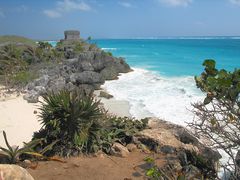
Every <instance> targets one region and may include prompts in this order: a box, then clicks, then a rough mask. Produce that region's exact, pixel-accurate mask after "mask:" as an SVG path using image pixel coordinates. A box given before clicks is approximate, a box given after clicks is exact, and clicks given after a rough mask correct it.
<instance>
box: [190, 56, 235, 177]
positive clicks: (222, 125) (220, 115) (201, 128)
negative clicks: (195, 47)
mask: <svg viewBox="0 0 240 180" xmlns="http://www.w3.org/2000/svg"><path fill="white" fill-rule="evenodd" d="M203 66H205V69H204V72H203V73H202V74H201V75H200V76H198V77H195V81H196V84H197V87H198V88H200V89H201V90H202V91H203V92H204V93H206V97H205V99H204V101H203V102H199V103H195V104H194V105H193V107H194V111H193V112H194V113H195V115H196V117H197V118H196V119H194V121H193V122H192V123H190V124H189V126H190V127H191V128H193V129H194V130H195V132H196V134H197V135H198V136H201V137H205V138H207V139H210V140H211V141H210V143H211V146H212V147H213V148H216V149H218V150H220V151H221V152H222V154H223V155H224V154H226V155H227V156H228V157H229V159H228V162H227V163H226V164H221V165H222V167H223V168H224V170H225V171H226V173H225V174H230V177H231V178H233V179H240V175H239V168H240V163H239V161H240V158H239V157H238V156H239V155H238V156H237V153H238V154H239V153H240V152H239V150H240V69H235V70H234V71H232V72H228V71H226V70H224V69H221V70H218V69H216V62H215V61H214V60H211V59H209V60H205V61H204V63H203Z"/></svg>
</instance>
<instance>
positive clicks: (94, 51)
mask: <svg viewBox="0 0 240 180" xmlns="http://www.w3.org/2000/svg"><path fill="white" fill-rule="evenodd" d="M62 43H63V44H62V46H61V49H60V51H63V52H64V54H65V59H64V60H63V61H62V62H61V63H55V64H53V65H49V66H47V67H44V68H41V69H40V70H39V78H38V79H35V80H34V81H33V82H30V83H29V84H28V85H27V86H26V91H27V94H26V95H25V96H24V99H25V100H27V101H28V102H31V103H35V102H37V101H38V97H39V96H41V95H43V94H45V93H46V92H48V91H54V92H56V91H59V90H61V89H67V90H72V89H74V88H82V89H84V90H85V91H86V92H92V91H93V90H95V89H99V88H100V86H101V84H103V83H104V82H105V81H106V80H114V79H117V78H118V76H119V73H127V72H130V71H131V68H130V67H129V65H128V64H127V63H126V62H125V61H124V59H123V58H116V57H113V56H112V55H111V54H110V53H107V52H104V51H103V50H101V49H99V48H97V47H95V46H94V47H92V48H90V46H93V45H90V44H87V43H86V42H83V41H82V40H77V41H71V40H67V41H62ZM76 47H77V48H78V49H80V50H78V51H76V50H75V49H76ZM69 52H71V53H70V54H71V55H69ZM66 54H67V55H66Z"/></svg>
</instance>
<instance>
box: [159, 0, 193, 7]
mask: <svg viewBox="0 0 240 180" xmlns="http://www.w3.org/2000/svg"><path fill="white" fill-rule="evenodd" d="M158 1H159V2H161V3H163V4H166V5H168V6H175V7H176V6H183V7H187V6H188V5H190V4H191V3H192V1H193V0H158Z"/></svg>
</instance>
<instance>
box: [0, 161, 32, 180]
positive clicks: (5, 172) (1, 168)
mask: <svg viewBox="0 0 240 180" xmlns="http://www.w3.org/2000/svg"><path fill="white" fill-rule="evenodd" d="M0 179H2V180H34V179H33V177H32V176H31V175H30V174H29V173H28V172H27V171H26V170H25V169H23V168H22V167H20V166H17V165H1V164H0Z"/></svg>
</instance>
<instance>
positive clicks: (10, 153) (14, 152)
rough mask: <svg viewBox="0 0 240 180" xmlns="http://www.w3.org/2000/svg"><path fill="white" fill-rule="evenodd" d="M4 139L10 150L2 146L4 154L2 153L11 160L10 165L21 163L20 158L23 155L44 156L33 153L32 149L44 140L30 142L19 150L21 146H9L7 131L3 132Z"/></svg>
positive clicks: (0, 148)
mask: <svg viewBox="0 0 240 180" xmlns="http://www.w3.org/2000/svg"><path fill="white" fill-rule="evenodd" d="M3 137H4V140H5V143H6V146H7V148H8V149H6V148H3V147H1V146H0V150H2V152H0V153H1V154H3V155H6V156H7V158H8V160H9V163H11V164H16V163H17V162H18V161H19V156H21V155H22V154H29V155H38V156H42V155H41V154H39V153H36V152H33V151H32V148H34V147H35V146H36V145H37V144H39V143H40V142H41V141H42V139H36V140H33V141H30V142H29V143H25V145H24V147H22V148H19V146H17V147H12V146H10V145H9V143H8V140H7V135H6V133H5V131H3Z"/></svg>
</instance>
